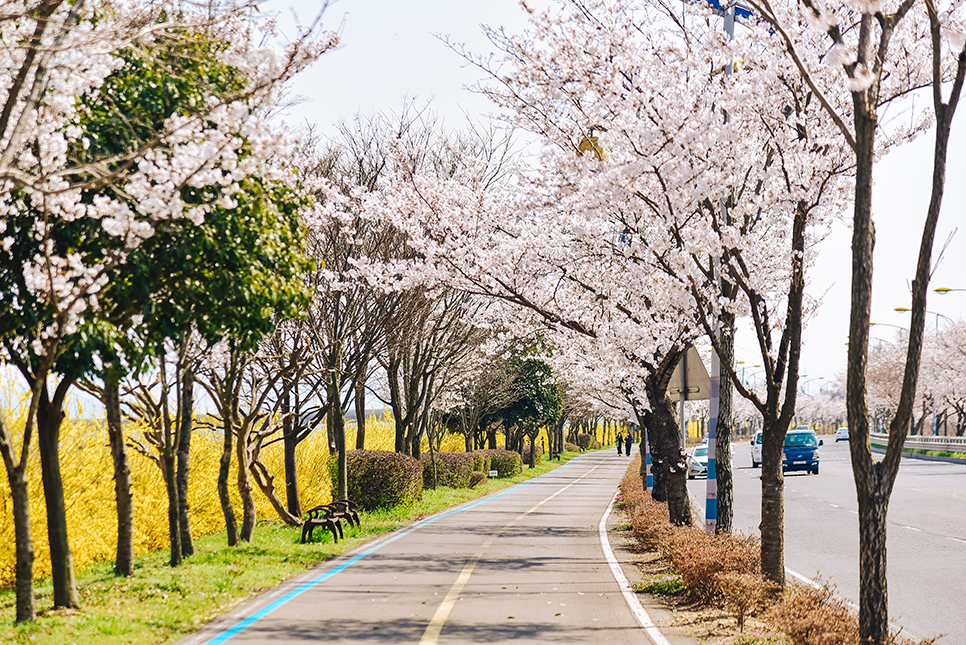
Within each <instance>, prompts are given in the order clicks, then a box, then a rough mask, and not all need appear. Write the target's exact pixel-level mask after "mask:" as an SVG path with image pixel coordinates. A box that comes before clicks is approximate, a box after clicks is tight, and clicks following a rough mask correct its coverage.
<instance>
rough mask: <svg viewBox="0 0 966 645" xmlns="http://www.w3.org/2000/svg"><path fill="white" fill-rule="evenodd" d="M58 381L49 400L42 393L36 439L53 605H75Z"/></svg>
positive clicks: (77, 598)
mask: <svg viewBox="0 0 966 645" xmlns="http://www.w3.org/2000/svg"><path fill="white" fill-rule="evenodd" d="M65 383H66V381H61V383H60V384H59V385H58V387H57V393H56V394H55V395H54V400H53V402H51V401H50V400H49V399H48V397H47V395H46V386H44V390H45V391H44V394H42V395H41V400H40V405H39V406H38V408H37V439H38V444H39V446H40V466H41V478H42V480H43V484H44V498H45V500H46V507H47V539H48V541H49V543H50V565H51V578H52V581H53V586H54V607H74V608H76V607H78V606H79V605H80V596H79V595H78V593H77V583H76V581H75V580H74V559H73V556H72V555H71V552H70V543H69V541H68V538H67V505H66V503H65V501H64V481H63V479H62V477H61V473H60V424H61V421H63V419H64V412H63V410H62V409H61V403H62V402H63V393H65V392H66V390H67V389H69V387H70V385H69V383H68V384H66V385H65Z"/></svg>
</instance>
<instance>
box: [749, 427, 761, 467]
mask: <svg viewBox="0 0 966 645" xmlns="http://www.w3.org/2000/svg"><path fill="white" fill-rule="evenodd" d="M760 465H761V432H757V433H755V436H754V437H753V438H752V440H751V467H752V468H757V467H758V466H760Z"/></svg>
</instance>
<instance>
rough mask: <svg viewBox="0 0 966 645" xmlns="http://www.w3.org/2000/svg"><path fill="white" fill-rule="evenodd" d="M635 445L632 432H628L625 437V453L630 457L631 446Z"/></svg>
mask: <svg viewBox="0 0 966 645" xmlns="http://www.w3.org/2000/svg"><path fill="white" fill-rule="evenodd" d="M633 445H634V434H633V433H632V432H630V431H628V432H627V436H626V437H624V453H625V454H626V455H627V456H628V457H630V456H631V446H633Z"/></svg>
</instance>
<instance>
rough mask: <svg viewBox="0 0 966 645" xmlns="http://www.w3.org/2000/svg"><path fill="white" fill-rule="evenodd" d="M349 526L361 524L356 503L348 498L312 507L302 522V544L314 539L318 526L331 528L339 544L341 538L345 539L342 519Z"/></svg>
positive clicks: (334, 539) (333, 538) (333, 536)
mask: <svg viewBox="0 0 966 645" xmlns="http://www.w3.org/2000/svg"><path fill="white" fill-rule="evenodd" d="M343 519H344V520H345V521H346V522H347V523H348V524H349V526H359V513H358V512H357V511H356V505H355V504H353V503H352V502H350V501H349V500H347V499H338V500H335V501H334V502H332V503H330V504H324V505H322V506H316V507H315V508H311V509H309V510H308V512H307V513H306V514H305V520H303V522H302V544H305V543H306V542H307V541H309V540H311V539H312V532H313V531H314V530H315V529H316V527H321V528H322V529H323V530H324V529H329V531H331V532H332V540H333V541H334V542H335V543H336V544H338V542H339V539H340V538H341V539H345V534H344V533H343V531H342V520H343Z"/></svg>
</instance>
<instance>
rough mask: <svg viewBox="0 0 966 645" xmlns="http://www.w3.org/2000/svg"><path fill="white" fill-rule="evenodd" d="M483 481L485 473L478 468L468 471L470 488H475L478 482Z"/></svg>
mask: <svg viewBox="0 0 966 645" xmlns="http://www.w3.org/2000/svg"><path fill="white" fill-rule="evenodd" d="M485 481H486V473H484V472H482V471H479V470H474V471H473V472H472V473H470V488H476V486H477V485H478V484H479V483H481V482H485Z"/></svg>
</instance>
